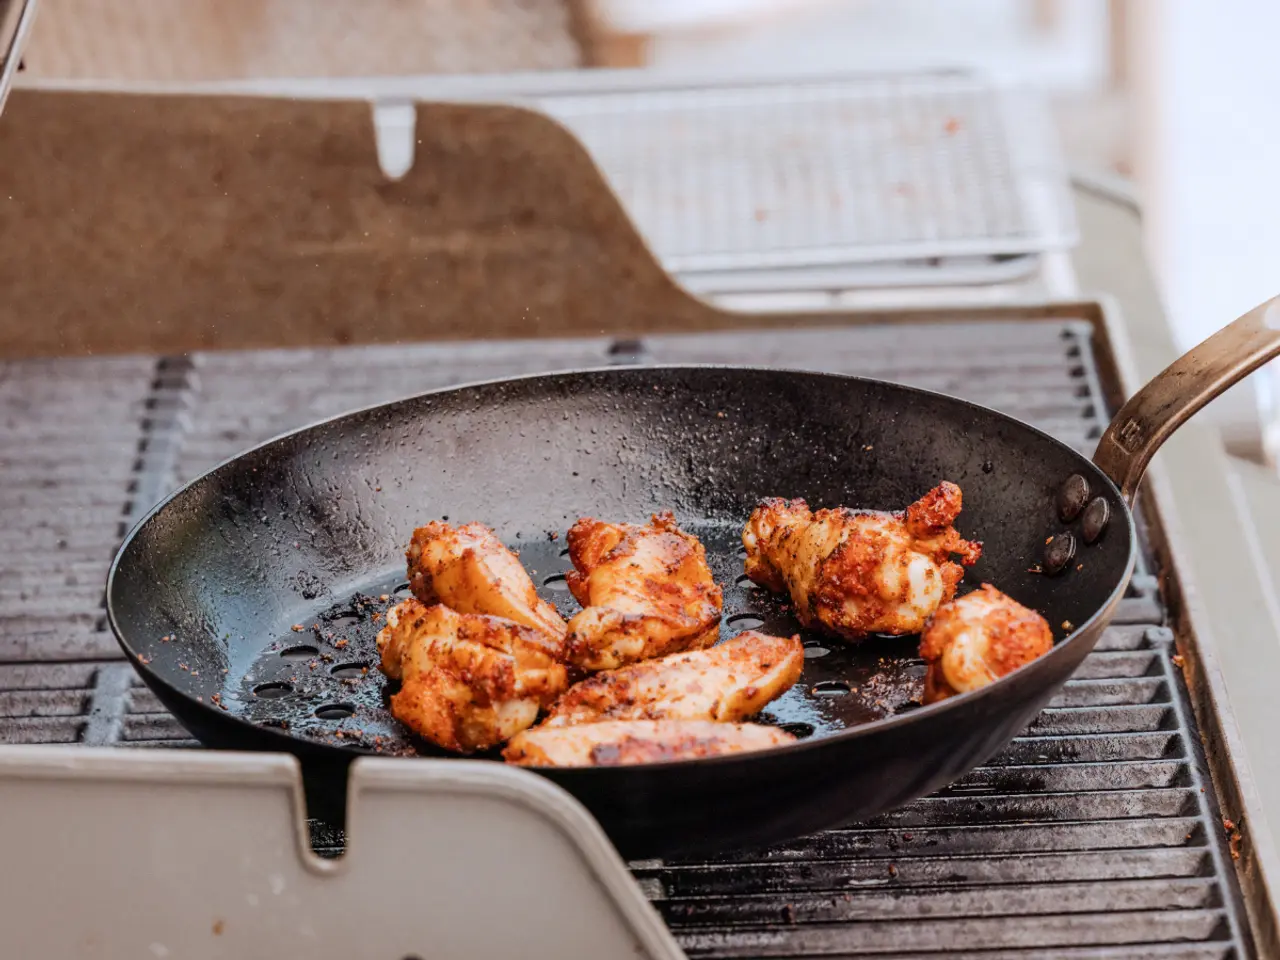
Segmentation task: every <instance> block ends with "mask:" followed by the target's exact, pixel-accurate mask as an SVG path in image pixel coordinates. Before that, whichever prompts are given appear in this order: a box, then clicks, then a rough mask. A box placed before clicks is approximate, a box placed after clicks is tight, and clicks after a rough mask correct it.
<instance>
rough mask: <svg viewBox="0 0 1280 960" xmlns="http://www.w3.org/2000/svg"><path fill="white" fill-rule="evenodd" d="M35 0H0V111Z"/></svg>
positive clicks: (20, 58) (34, 10)
mask: <svg viewBox="0 0 1280 960" xmlns="http://www.w3.org/2000/svg"><path fill="white" fill-rule="evenodd" d="M36 2H37V0H0V111H3V110H4V102H5V100H6V99H8V97H9V88H10V87H12V86H13V78H14V77H15V76H16V75H17V73H18V65H19V64H20V63H21V62H22V49H23V47H24V46H25V45H26V42H27V37H28V36H29V35H30V33H31V24H32V23H33V22H34V21H35V17H36Z"/></svg>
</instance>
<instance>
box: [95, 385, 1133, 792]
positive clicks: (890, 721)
mask: <svg viewBox="0 0 1280 960" xmlns="http://www.w3.org/2000/svg"><path fill="white" fill-rule="evenodd" d="M700 370H706V371H718V372H727V373H764V374H772V375H776V374H788V375H792V376H801V377H806V378H812V379H820V380H835V381H840V382H854V383H863V384H871V385H876V386H880V387H889V388H892V389H894V390H900V391H903V392H905V393H910V394H916V395H919V396H924V397H929V398H932V399H934V400H942V401H944V402H946V403H947V404H950V405H953V406H957V407H964V408H967V409H970V410H973V411H975V412H977V413H979V414H982V415H984V416H989V417H994V418H996V419H998V420H1001V421H1003V422H1005V423H1007V424H1009V425H1011V426H1014V427H1016V428H1018V429H1021V430H1026V431H1030V432H1031V433H1032V434H1034V435H1036V436H1037V437H1038V438H1039V439H1040V440H1043V441H1045V442H1047V443H1049V444H1050V445H1051V446H1055V447H1058V448H1059V449H1060V450H1062V451H1064V452H1065V453H1067V454H1069V455H1070V456H1071V457H1072V458H1073V459H1076V460H1079V461H1083V462H1084V463H1086V464H1087V465H1088V469H1089V470H1090V471H1091V472H1092V474H1093V475H1094V476H1093V479H1096V480H1097V481H1099V482H1100V483H1101V484H1102V485H1103V487H1104V488H1105V489H1106V490H1107V491H1109V492H1110V493H1111V494H1113V495H1114V497H1115V500H1116V501H1117V502H1118V503H1119V504H1120V505H1121V507H1122V511H1121V513H1122V516H1123V517H1124V521H1125V527H1126V530H1127V533H1128V544H1127V546H1128V551H1127V553H1128V557H1127V560H1126V563H1125V569H1124V573H1123V574H1122V576H1121V577H1120V578H1119V580H1118V581H1117V582H1116V585H1115V587H1114V588H1113V589H1112V591H1111V592H1110V593H1109V594H1108V595H1107V598H1106V599H1105V600H1104V601H1103V603H1102V604H1101V605H1100V606H1099V607H1098V608H1097V609H1096V610H1095V611H1094V612H1093V613H1092V614H1091V615H1090V616H1089V617H1088V619H1086V620H1085V621H1084V622H1083V623H1081V624H1078V625H1076V626H1075V628H1074V629H1073V630H1072V631H1071V632H1070V633H1069V634H1068V635H1067V636H1065V637H1063V638H1062V640H1060V641H1059V642H1057V643H1055V644H1054V645H1053V649H1051V650H1050V651H1049V652H1048V653H1046V654H1045V655H1043V656H1041V657H1038V658H1036V659H1035V660H1033V661H1031V662H1030V663H1026V664H1024V665H1022V666H1021V667H1018V668H1017V669H1016V670H1013V671H1012V672H1011V673H1008V674H1006V675H1005V676H1003V677H1001V678H999V679H998V680H996V681H995V682H993V683H989V684H987V685H986V686H984V687H979V688H977V689H976V690H970V691H967V692H965V693H960V694H956V695H954V696H951V697H948V698H946V699H945V700H940V701H938V702H936V703H931V704H924V705H922V706H920V707H917V708H916V709H914V710H911V711H909V712H907V713H902V714H897V715H895V716H889V717H884V718H881V719H878V720H872V721H869V722H867V723H862V724H858V725H857V726H853V727H847V728H845V729H843V730H840V731H837V732H834V733H828V734H824V735H822V736H814V737H808V738H805V739H803V740H795V741H793V742H791V743H783V744H779V745H777V746H771V747H767V748H764V749H761V750H750V751H743V752H739V753H730V754H724V755H722V756H716V757H701V758H692V759H682V760H663V761H656V762H653V763H644V764H634V765H618V766H613V767H554V766H534V765H530V766H523V767H522V768H521V769H524V770H529V771H536V772H539V773H550V772H554V774H555V776H557V777H565V778H576V777H581V776H584V775H589V772H591V771H596V770H617V771H622V770H666V769H677V768H678V769H687V768H688V767H689V765H690V764H700V765H715V766H726V765H732V764H735V763H744V762H749V761H750V760H752V759H753V758H755V757H761V756H778V755H780V754H782V753H784V752H785V753H790V754H799V753H801V752H802V751H808V750H814V749H820V748H821V747H823V746H825V745H826V744H831V743H837V742H845V741H849V740H853V739H855V738H859V737H863V736H870V735H872V734H873V733H877V732H879V731H882V730H889V729H896V728H897V727H900V726H905V725H909V724H913V723H916V722H919V721H920V720H921V718H926V717H927V718H935V717H942V716H944V715H946V714H948V713H950V712H954V711H956V710H960V709H963V708H965V707H967V706H969V705H971V704H972V705H976V704H978V703H980V702H981V701H983V700H985V699H986V698H987V697H989V696H991V695H993V692H995V691H998V690H1000V689H1002V688H1004V687H1005V686H1007V685H1008V684H1010V683H1012V682H1013V678H1015V677H1018V676H1020V675H1023V674H1025V673H1026V672H1030V671H1033V670H1035V669H1038V668H1040V667H1039V665H1040V664H1043V663H1046V662H1051V661H1053V660H1058V659H1062V658H1063V657H1065V656H1066V654H1065V653H1062V652H1061V651H1064V650H1066V649H1067V648H1071V649H1073V650H1074V649H1075V647H1077V646H1079V645H1080V643H1082V642H1084V641H1085V640H1086V639H1089V638H1092V640H1093V642H1096V639H1097V638H1096V636H1095V635H1094V634H1095V633H1096V631H1095V629H1094V628H1095V626H1098V625H1099V622H1100V621H1104V618H1105V622H1103V623H1102V624H1101V626H1099V630H1100V629H1105V625H1106V622H1110V619H1111V617H1112V612H1113V611H1114V610H1115V608H1116V606H1117V604H1118V603H1119V601H1120V600H1121V599H1122V598H1123V596H1124V592H1125V590H1126V589H1127V588H1128V586H1129V582H1130V580H1131V579H1132V577H1133V571H1134V568H1135V565H1136V562H1137V551H1138V543H1137V529H1136V521H1135V518H1134V515H1133V511H1132V509H1131V508H1130V506H1129V505H1128V503H1127V502H1126V501H1125V499H1124V497H1123V496H1122V495H1121V493H1120V490H1119V488H1118V487H1116V485H1115V483H1114V482H1113V481H1112V480H1111V478H1110V477H1108V476H1107V475H1106V474H1105V473H1104V472H1103V471H1102V470H1101V469H1100V468H1099V467H1098V466H1097V465H1096V464H1095V463H1094V462H1093V461H1092V460H1090V459H1089V458H1088V457H1086V456H1084V455H1083V454H1081V453H1080V452H1079V451H1077V450H1075V449H1074V448H1072V447H1070V446H1068V445H1067V444H1065V443H1063V442H1062V441H1061V440H1059V439H1058V438H1057V437H1054V436H1052V435H1051V434H1049V433H1046V432H1045V431H1044V430H1041V429H1040V428H1039V427H1037V426H1035V425H1034V424H1030V423H1027V422H1026V421H1025V420H1019V419H1018V418H1017V417H1013V416H1010V415H1009V414H1007V413H1004V412H1003V411H1000V410H996V409H994V408H992V407H988V406H984V405H983V404H980V403H974V402H973V401H971V400H965V399H962V398H960V397H955V396H952V395H950V394H946V393H942V392H941V391H937V390H929V389H926V388H923V387H915V386H910V385H907V384H902V383H895V382H893V381H891V380H882V379H879V378H877V377H863V376H857V375H854V374H845V373H833V372H828V371H820V370H805V369H799V368H795V367H765V366H754V365H748V364H724V363H657V364H604V365H599V366H593V367H573V368H566V369H564V370H552V371H543V372H539V373H529V374H518V375H516V376H509V377H491V378H488V379H484V380H472V381H467V382H465V383H458V384H453V385H450V386H443V387H436V388H433V389H431V390H424V391H422V392H421V393H415V394H411V395H408V396H404V397H399V398H397V399H395V400H389V401H384V402H382V403H373V404H368V405H366V406H363V407H357V408H355V409H352V410H348V411H345V412H343V413H339V414H335V415H333V416H331V417H324V418H322V419H320V420H316V421H314V422H312V423H309V424H306V425H304V426H301V427H296V428H294V429H292V430H285V431H282V432H281V433H278V434H276V435H274V436H272V437H270V438H268V439H266V440H263V441H261V442H260V443H257V444H254V445H253V446H250V447H248V448H246V449H244V450H242V451H240V452H239V453H237V454H234V455H233V456H230V457H226V458H225V459H223V460H222V461H220V462H219V463H217V464H215V465H214V466H212V467H210V468H209V469H208V470H206V471H204V472H203V473H201V474H200V475H199V476H197V477H193V478H192V479H191V480H188V481H187V482H186V483H184V484H182V485H181V486H179V487H178V488H176V489H175V490H173V491H171V492H170V493H169V494H168V495H166V496H165V497H163V498H162V499H160V500H159V501H157V502H156V504H155V505H154V506H152V507H151V508H150V509H149V510H148V511H147V512H146V513H145V514H143V516H142V517H141V518H139V520H138V521H137V522H136V523H135V524H134V525H133V527H131V528H130V530H129V532H128V533H127V534H126V535H125V536H124V538H123V539H122V540H121V541H120V546H119V547H118V548H117V550H116V553H115V556H113V557H112V559H111V566H110V568H109V569H108V571H107V582H106V608H107V609H106V613H107V623H108V625H109V626H110V628H111V633H112V635H113V636H114V637H115V638H116V643H117V644H118V645H119V646H120V648H121V650H122V651H123V652H124V654H125V658H126V659H127V660H128V661H129V663H130V664H131V665H132V666H133V668H134V670H135V671H137V673H138V674H139V675H140V676H141V677H142V679H143V680H144V681H145V682H146V683H148V684H149V685H150V684H153V683H158V684H160V685H161V686H162V687H164V688H165V689H166V690H168V691H169V692H171V693H172V694H174V695H175V696H178V697H181V698H182V699H184V700H187V701H193V702H192V703H191V706H192V708H193V709H194V708H196V707H199V708H202V709H203V711H204V712H206V713H208V714H209V715H210V716H211V717H212V716H217V717H218V718H219V720H220V722H222V723H224V724H225V723H226V722H228V721H231V722H232V723H233V724H234V725H237V726H242V727H243V728H244V729H245V730H246V731H253V734H254V735H255V736H257V737H265V738H266V739H274V740H278V742H279V743H280V745H281V747H280V749H281V750H282V751H283V752H286V753H294V751H291V750H290V749H289V747H288V745H289V744H300V745H302V746H303V747H305V748H306V749H307V750H308V751H313V750H314V751H320V752H323V753H326V754H329V755H331V756H332V759H334V760H337V759H343V760H346V761H347V762H353V761H355V760H357V759H359V758H360V757H376V756H387V755H386V754H378V753H375V752H374V751H370V750H362V749H359V748H358V747H356V746H355V745H354V744H353V745H350V746H347V745H343V746H339V745H337V744H333V743H327V742H323V741H313V740H307V739H304V738H302V737H298V736H294V735H293V734H292V733H291V732H288V731H285V730H281V729H278V728H275V727H270V726H263V725H260V724H256V723H252V722H251V721H249V720H247V719H245V718H244V717H242V716H239V715H237V714H233V713H229V712H224V711H221V710H219V709H218V708H217V707H216V706H214V705H212V704H208V703H204V702H203V701H195V698H194V697H192V696H191V695H190V694H188V693H187V692H186V691H185V690H182V689H181V688H179V687H178V686H176V685H174V684H172V683H170V682H169V680H168V679H166V678H165V677H164V676H162V675H161V674H160V673H158V672H156V671H153V670H151V669H149V668H148V666H147V664H146V663H145V662H143V661H142V660H141V659H140V655H139V652H138V651H137V650H134V649H133V647H132V645H131V644H130V642H129V641H128V640H126V638H125V636H124V631H123V630H122V629H121V627H120V624H119V622H118V620H117V616H116V609H115V608H116V596H115V593H116V589H115V587H116V576H117V573H118V571H119V567H120V561H121V558H122V557H124V555H125V553H126V551H127V550H128V549H129V547H130V545H131V544H132V543H133V541H134V540H135V539H136V538H137V536H138V534H139V533H140V532H141V531H142V530H143V528H144V527H146V526H147V525H148V524H149V523H150V522H151V521H152V520H153V519H154V518H155V517H156V516H157V515H158V514H160V513H161V512H162V511H163V510H165V509H166V508H168V506H169V505H170V504H171V503H173V502H174V501H175V500H177V499H178V498H179V497H182V496H183V495H185V494H186V493H187V492H188V491H189V490H192V489H193V488H195V487H196V486H197V485H199V484H201V483H204V482H205V481H207V480H208V479H209V478H210V477H212V476H213V475H214V474H217V473H219V472H220V471H222V470H224V469H226V468H228V467H229V466H230V465H232V464H233V463H236V462H237V461H240V460H242V459H244V458H246V457H249V456H252V455H254V454H258V453H260V452H262V451H263V450H265V449H266V448H268V447H271V446H274V445H276V444H278V443H281V442H282V441H285V440H287V439H289V438H291V437H295V436H298V435H301V434H304V433H309V432H311V431H313V430H316V429H319V428H321V427H324V426H327V425H329V424H334V423H337V422H338V421H341V420H348V419H353V418H358V417H361V416H365V415H368V414H370V413H372V412H373V411H376V410H383V409H386V408H389V407H394V406H398V405H400V404H407V403H413V402H415V401H418V400H421V399H423V398H425V397H433V396H439V395H442V394H447V393H456V392H461V391H464V390H478V389H480V388H484V387H493V386H501V385H505V384H517V383H530V382H534V381H539V380H546V381H550V380H555V379H563V378H581V377H588V376H594V375H599V374H614V373H646V372H664V371H671V372H681V371H700ZM748 722H750V721H748ZM404 759H445V760H454V761H475V760H478V759H479V760H480V762H485V763H492V762H495V761H492V760H487V759H480V758H476V757H469V756H465V755H454V756H446V757H443V758H441V757H432V758H419V757H405V758H404Z"/></svg>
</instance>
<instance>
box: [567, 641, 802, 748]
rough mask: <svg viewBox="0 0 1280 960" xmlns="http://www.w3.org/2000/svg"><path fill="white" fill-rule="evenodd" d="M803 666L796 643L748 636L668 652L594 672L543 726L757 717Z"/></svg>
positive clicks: (798, 676)
mask: <svg viewBox="0 0 1280 960" xmlns="http://www.w3.org/2000/svg"><path fill="white" fill-rule="evenodd" d="M803 667H804V647H803V646H802V645H801V643H800V638H799V637H790V638H786V637H770V636H766V635H765V634H763V633H756V632H755V631H752V630H748V631H747V632H746V633H743V634H740V635H739V636H736V637H734V638H733V639H732V640H726V641H725V642H724V643H721V644H719V645H717V646H714V647H711V648H710V649H707V650H696V651H694V652H693V653H673V654H670V655H669V656H666V657H662V658H660V659H658V660H644V661H642V662H640V663H635V664H632V665H631V666H629V667H622V668H621V669H619V670H606V671H604V672H602V673H597V674H595V675H593V676H591V677H588V678H587V679H586V680H583V681H582V682H580V683H577V684H574V685H573V686H572V687H570V688H569V690H568V692H567V693H566V694H565V695H564V696H563V697H561V698H560V699H559V700H557V701H556V703H555V706H553V707H552V708H551V714H550V716H548V717H547V719H546V720H544V721H543V722H542V724H541V726H543V727H567V726H571V725H573V724H578V723H598V722H600V721H602V720H719V721H722V722H730V723H732V722H736V721H739V720H745V719H746V718H747V717H750V716H753V715H754V714H757V713H759V712H760V710H761V709H762V708H763V707H764V705H765V704H766V703H768V702H769V701H770V700H773V699H775V698H776V697H779V696H781V695H782V694H783V693H785V692H786V691H787V690H789V689H790V688H791V686H792V684H794V683H795V682H796V681H797V680H798V679H800V671H801V669H802V668H803Z"/></svg>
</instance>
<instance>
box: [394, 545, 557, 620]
mask: <svg viewBox="0 0 1280 960" xmlns="http://www.w3.org/2000/svg"><path fill="white" fill-rule="evenodd" d="M405 557H406V559H407V560H408V562H409V589H411V590H412V591H413V595H414V596H415V597H417V598H418V599H419V600H421V601H422V602H423V603H427V604H430V603H443V604H444V605H445V606H447V607H452V608H453V609H454V610H456V611H458V613H479V614H484V615H485V616H490V617H505V618H506V619H508V620H514V621H515V622H516V623H522V624H524V625H525V626H526V627H533V628H534V629H536V630H542V631H545V632H546V633H549V634H551V635H552V636H553V637H558V638H563V637H564V635H565V631H566V629H567V628H566V627H565V622H564V619H563V618H562V617H561V616H560V614H558V613H556V608H555V607H553V606H552V605H551V604H549V603H548V602H547V601H545V600H542V599H540V598H539V597H538V594H537V591H536V590H535V589H534V586H533V581H532V580H530V579H529V574H528V573H527V572H526V571H525V569H524V567H523V566H521V564H520V559H519V558H518V557H517V556H516V555H515V554H514V553H512V552H511V551H510V550H508V549H507V547H506V545H505V544H504V543H503V542H502V541H501V540H499V539H498V538H497V536H496V535H495V534H494V532H493V531H492V530H490V529H489V528H488V527H486V526H485V525H484V524H482V523H468V524H464V525H463V526H461V527H451V526H449V524H447V523H442V522H440V521H435V522H433V523H428V524H427V525H426V526H425V527H419V528H418V529H417V530H415V531H413V540H412V541H411V542H410V544H409V549H408V551H407V552H406V554H405Z"/></svg>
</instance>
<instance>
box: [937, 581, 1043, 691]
mask: <svg viewBox="0 0 1280 960" xmlns="http://www.w3.org/2000/svg"><path fill="white" fill-rule="evenodd" d="M1052 648H1053V631H1052V630H1050V629H1049V624H1048V623H1047V622H1046V621H1045V619H1044V617H1042V616H1040V614H1038V613H1036V612H1035V611H1034V610H1031V609H1028V608H1027V607H1024V606H1023V605H1022V604H1020V603H1018V602H1017V601H1016V600H1013V599H1012V598H1010V597H1007V596H1005V595H1004V594H1003V593H1001V592H1000V591H999V590H997V589H996V588H995V587H993V586H991V585H990V584H989V583H984V584H983V585H982V586H981V588H979V589H977V590H974V591H973V592H972V593H966V594H965V595H964V596H963V597H960V598H959V599H958V600H952V601H951V602H950V603H944V604H943V605H942V606H941V607H939V608H938V612H937V613H935V614H934V615H933V620H932V621H930V623H929V627H928V629H926V630H925V632H924V635H923V636H922V637H921V638H920V656H921V657H923V658H924V659H925V660H926V661H927V662H928V664H929V670H928V673H926V674H925V680H924V702H925V703H934V702H936V701H938V700H945V699H946V698H947V697H951V696H955V695H956V694H957V693H968V692H969V691H970V690H977V689H978V688H979V687H985V686H986V685H987V684H989V683H992V682H993V681H995V680H999V679H1000V678H1001V677H1003V676H1005V675H1006V674H1008V673H1012V672H1013V671H1014V670H1016V669H1017V668H1018V667H1020V666H1022V665H1023V664H1026V663H1030V662H1031V661H1032V660H1034V659H1035V658H1036V657H1039V656H1043V655H1044V654H1046V653H1048V652H1049V651H1050V650H1051V649H1052Z"/></svg>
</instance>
